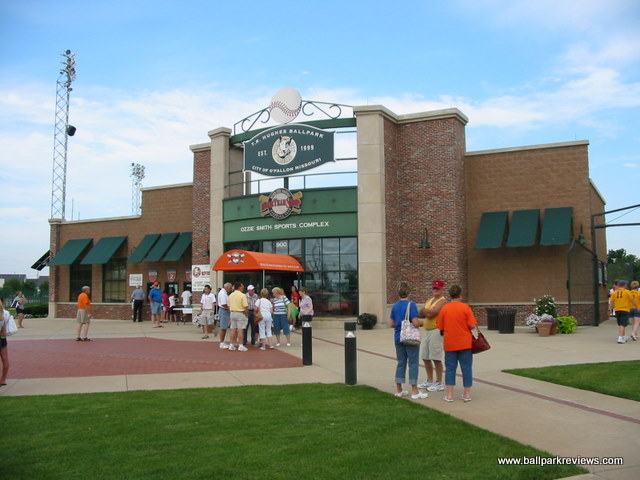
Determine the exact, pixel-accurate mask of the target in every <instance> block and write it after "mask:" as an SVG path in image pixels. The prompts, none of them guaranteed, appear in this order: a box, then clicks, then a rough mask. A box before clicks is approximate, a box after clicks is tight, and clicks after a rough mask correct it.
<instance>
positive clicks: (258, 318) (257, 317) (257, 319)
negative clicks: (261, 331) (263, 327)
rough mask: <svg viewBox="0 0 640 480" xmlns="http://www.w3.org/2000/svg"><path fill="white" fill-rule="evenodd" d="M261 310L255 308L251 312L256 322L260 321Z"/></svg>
mask: <svg viewBox="0 0 640 480" xmlns="http://www.w3.org/2000/svg"><path fill="white" fill-rule="evenodd" d="M262 318H263V317H262V312H261V311H260V310H256V311H255V312H253V319H254V320H255V321H256V322H261V321H262Z"/></svg>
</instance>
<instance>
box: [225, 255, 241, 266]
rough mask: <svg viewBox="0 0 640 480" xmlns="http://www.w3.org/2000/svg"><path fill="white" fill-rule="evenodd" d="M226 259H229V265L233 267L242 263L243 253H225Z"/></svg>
mask: <svg viewBox="0 0 640 480" xmlns="http://www.w3.org/2000/svg"><path fill="white" fill-rule="evenodd" d="M227 257H229V263H233V264H234V265H238V264H239V263H242V262H244V253H240V252H231V253H227Z"/></svg>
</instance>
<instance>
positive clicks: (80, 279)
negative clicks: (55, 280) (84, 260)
mask: <svg viewBox="0 0 640 480" xmlns="http://www.w3.org/2000/svg"><path fill="white" fill-rule="evenodd" d="M69 277H70V278H71V280H70V281H69V301H70V302H75V301H77V300H78V295H80V292H82V287H84V286H85V285H86V286H87V287H90V286H91V265H80V262H75V263H72V264H71V265H70V266H69Z"/></svg>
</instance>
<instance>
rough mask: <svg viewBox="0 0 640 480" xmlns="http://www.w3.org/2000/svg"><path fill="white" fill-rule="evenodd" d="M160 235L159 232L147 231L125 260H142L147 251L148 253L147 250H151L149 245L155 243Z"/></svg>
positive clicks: (151, 245)
mask: <svg viewBox="0 0 640 480" xmlns="http://www.w3.org/2000/svg"><path fill="white" fill-rule="evenodd" d="M160 237H161V235H160V234H159V233H149V234H147V235H145V236H144V238H143V239H142V240H141V241H140V243H139V244H138V246H137V247H136V249H135V250H134V251H133V253H132V254H131V256H130V257H129V259H128V260H127V261H128V262H142V261H143V260H144V257H146V256H147V253H149V250H151V247H153V246H154V245H155V243H156V242H157V241H158V239H159V238H160Z"/></svg>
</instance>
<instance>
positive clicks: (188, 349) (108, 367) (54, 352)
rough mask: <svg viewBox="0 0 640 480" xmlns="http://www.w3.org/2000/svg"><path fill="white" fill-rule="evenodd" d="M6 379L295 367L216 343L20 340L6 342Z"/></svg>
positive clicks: (289, 360)
mask: <svg viewBox="0 0 640 480" xmlns="http://www.w3.org/2000/svg"><path fill="white" fill-rule="evenodd" d="M9 358H10V360H11V370H10V376H11V378H57V377H93V376H102V375H136V374H143V373H179V372H213V371H225V370H257V369H266V368H292V367H301V366H302V361H301V360H300V359H299V358H297V357H294V356H293V355H289V354H288V353H286V352H284V351H281V350H277V349H274V350H266V351H262V350H260V349H258V348H256V347H249V351H247V352H237V351H235V352H229V351H227V350H222V349H220V348H219V347H218V342H186V341H177V340H162V339H157V338H146V337H140V338H94V339H93V340H92V341H91V342H76V341H75V339H73V340H70V339H69V340H67V339H65V340H21V341H19V342H10V343H9Z"/></svg>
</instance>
